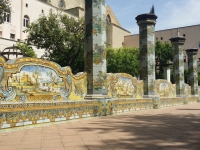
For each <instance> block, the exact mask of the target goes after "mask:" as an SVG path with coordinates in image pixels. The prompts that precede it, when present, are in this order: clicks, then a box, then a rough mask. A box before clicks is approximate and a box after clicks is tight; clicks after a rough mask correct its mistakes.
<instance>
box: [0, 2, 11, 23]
mask: <svg viewBox="0 0 200 150" xmlns="http://www.w3.org/2000/svg"><path fill="white" fill-rule="evenodd" d="M9 9H10V0H0V24H2V23H4V17H5V16H4V12H5V11H8V10H9Z"/></svg>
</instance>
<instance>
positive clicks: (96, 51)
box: [84, 0, 107, 99]
mask: <svg viewBox="0 0 200 150" xmlns="http://www.w3.org/2000/svg"><path fill="white" fill-rule="evenodd" d="M105 44H106V0H85V50H84V56H85V71H86V72H87V95H86V97H85V99H98V98H102V97H105V96H107V88H106V81H107V78H106V72H107V71H106V45H105Z"/></svg>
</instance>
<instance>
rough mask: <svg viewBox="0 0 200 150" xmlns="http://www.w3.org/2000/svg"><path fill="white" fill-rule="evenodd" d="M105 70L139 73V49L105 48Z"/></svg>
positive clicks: (133, 74) (109, 71) (135, 74)
mask: <svg viewBox="0 0 200 150" xmlns="http://www.w3.org/2000/svg"><path fill="white" fill-rule="evenodd" d="M107 72H108V73H128V74H131V75H132V76H135V77H137V76H138V75H139V49H138V48H119V49H113V48H108V49H107Z"/></svg>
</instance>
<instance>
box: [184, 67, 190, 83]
mask: <svg viewBox="0 0 200 150" xmlns="http://www.w3.org/2000/svg"><path fill="white" fill-rule="evenodd" d="M188 76H189V71H188V69H185V70H184V80H185V83H187V84H189V81H188V80H187V79H188Z"/></svg>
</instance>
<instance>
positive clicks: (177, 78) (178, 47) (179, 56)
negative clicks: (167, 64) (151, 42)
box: [169, 36, 185, 96]
mask: <svg viewBox="0 0 200 150" xmlns="http://www.w3.org/2000/svg"><path fill="white" fill-rule="evenodd" d="M169 40H170V41H171V43H172V46H173V56H174V57H173V78H174V82H175V84H176V95H177V96H179V95H185V93H184V91H185V82H184V55H183V51H184V49H183V45H184V43H185V38H184V37H180V36H178V37H173V38H171V39H169Z"/></svg>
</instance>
